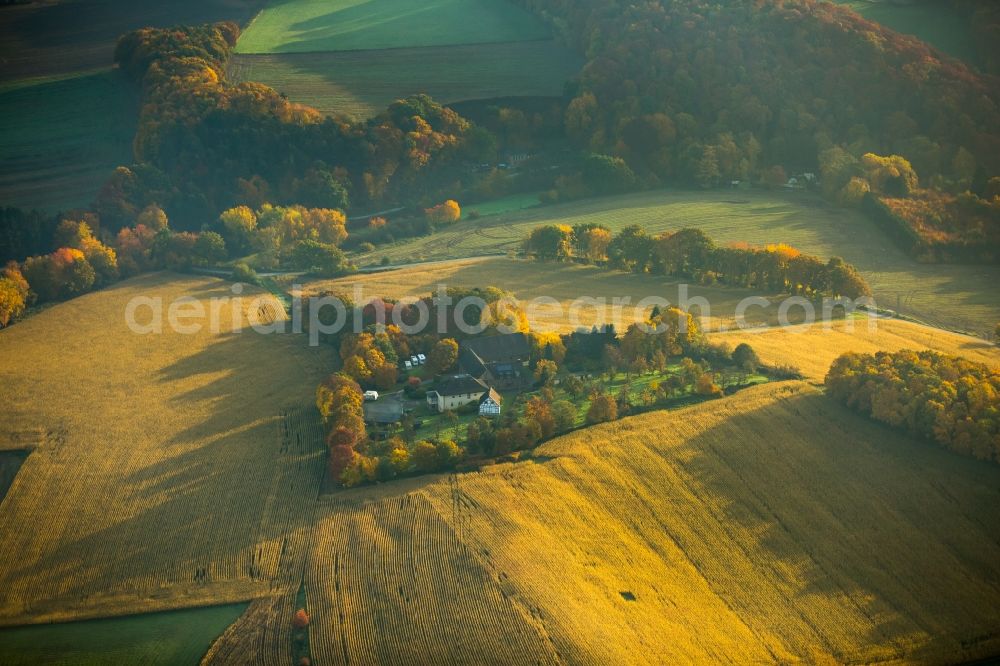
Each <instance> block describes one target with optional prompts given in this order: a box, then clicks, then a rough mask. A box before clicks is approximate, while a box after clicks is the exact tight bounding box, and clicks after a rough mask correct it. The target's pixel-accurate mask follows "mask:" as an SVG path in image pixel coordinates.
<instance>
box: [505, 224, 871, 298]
mask: <svg viewBox="0 0 1000 666" xmlns="http://www.w3.org/2000/svg"><path fill="white" fill-rule="evenodd" d="M525 252H526V253H527V254H528V255H529V256H534V257H536V258H538V259H543V260H545V259H549V260H557V261H580V262H583V263H592V264H598V265H608V266H610V267H612V268H616V269H619V270H627V271H631V272H633V273H652V274H654V275H670V276H674V277H682V278H689V279H693V280H696V281H697V282H699V283H701V284H715V283H719V284H726V285H730V286H734V287H756V288H758V289H768V290H770V291H786V290H787V291H791V292H793V293H797V294H805V295H808V296H845V297H847V298H860V297H863V296H871V289H870V288H869V286H868V284H867V283H866V282H865V280H864V278H862V277H861V275H860V274H859V273H858V272H857V270H856V269H855V268H854V267H853V266H851V265H850V264H848V263H845V262H844V260H843V259H840V258H839V257H833V258H832V259H830V260H829V261H828V262H825V263H824V262H823V261H822V260H821V259H819V258H818V257H814V256H812V255H809V254H803V253H802V252H800V251H799V250H797V249H795V248H794V247H791V246H790V245H785V244H775V245H768V246H766V247H762V248H758V247H752V246H749V245H746V244H736V245H729V246H725V247H719V246H717V245H716V244H715V243H714V242H713V241H712V239H711V238H709V237H708V236H707V235H706V234H705V232H703V231H701V230H700V229H680V230H678V231H675V232H669V231H668V232H664V233H662V234H660V235H658V236H650V235H649V234H647V233H646V232H645V231H644V230H643V229H642V228H641V227H638V226H634V225H633V226H628V227H625V228H624V229H622V230H621V231H619V232H618V233H617V234H614V235H612V233H611V230H610V229H608V228H607V227H603V226H601V225H598V224H578V225H575V226H573V227H569V226H565V225H554V224H549V225H543V226H540V227H536V228H535V229H534V230H532V232H531V234H530V235H529V236H528V238H527V239H526V240H525Z"/></svg>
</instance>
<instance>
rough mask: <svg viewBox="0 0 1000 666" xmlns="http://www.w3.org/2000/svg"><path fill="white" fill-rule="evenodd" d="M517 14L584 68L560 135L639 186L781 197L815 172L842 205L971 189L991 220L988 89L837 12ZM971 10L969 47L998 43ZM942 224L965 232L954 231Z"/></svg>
mask: <svg viewBox="0 0 1000 666" xmlns="http://www.w3.org/2000/svg"><path fill="white" fill-rule="evenodd" d="M515 1H516V2H518V4H521V5H523V6H525V7H526V8H528V9H530V10H532V11H535V12H537V13H539V14H541V15H542V16H544V17H545V18H547V19H548V20H549V22H550V23H552V25H553V26H554V27H555V28H556V30H557V31H558V32H559V33H560V34H561V35H563V37H564V38H565V39H567V40H568V41H569V42H570V43H571V44H572V45H574V46H575V47H577V48H578V49H579V50H581V51H582V52H583V53H585V54H586V56H587V58H588V62H587V65H586V66H585V67H584V70H583V72H582V74H581V76H580V78H579V80H578V81H575V82H574V83H573V84H572V86H571V94H572V99H571V100H570V101H569V102H568V105H567V109H566V118H565V127H566V132H567V134H568V135H569V137H570V138H572V139H573V140H574V141H575V142H576V143H577V145H579V146H580V147H583V148H585V149H587V150H590V151H593V152H595V153H604V154H608V155H612V156H615V157H619V158H622V159H624V160H625V162H626V163H627V165H628V166H629V167H630V168H631V170H633V171H634V172H635V174H636V176H637V178H638V180H639V181H640V182H641V183H643V184H645V185H647V186H650V185H656V184H660V183H669V182H686V183H689V184H691V185H696V186H701V187H713V186H717V185H719V184H723V183H725V184H728V183H730V182H731V181H733V180H741V181H745V180H753V181H758V182H762V183H764V184H772V185H778V184H781V183H784V182H785V180H786V178H787V177H788V176H791V175H793V174H799V173H803V172H812V173H817V174H821V176H822V181H823V182H822V187H823V190H824V192H825V193H826V194H827V195H828V196H829V197H830V198H831V199H834V200H837V201H839V202H841V203H846V204H852V203H855V204H856V203H859V202H860V200H861V198H862V197H863V195H864V194H865V193H866V192H869V191H870V192H873V193H875V194H876V195H885V196H889V197H900V196H903V197H906V196H909V195H910V193H911V191H915V190H917V189H919V188H923V187H932V188H935V189H939V190H944V191H947V192H950V193H952V194H961V193H963V192H966V191H968V190H971V191H972V192H974V193H975V194H976V195H978V196H981V197H985V198H986V200H985V204H986V205H994V206H996V207H997V208H1000V204H995V203H994V200H993V198H992V195H993V193H987V185H988V183H989V181H990V178H991V177H994V176H997V175H1000V130H998V128H1000V107H998V102H1000V84H998V81H997V79H996V78H995V77H993V76H991V75H988V74H983V73H981V72H979V71H976V70H974V69H972V68H970V67H969V66H967V65H966V64H964V63H962V62H959V61H958V60H955V59H953V58H950V57H948V56H945V55H944V54H942V53H940V52H938V51H936V50H934V49H932V48H931V47H929V46H928V45H926V44H925V43H923V42H921V41H919V40H916V39H914V38H911V37H907V36H903V35H899V34H896V33H894V32H892V31H890V30H888V29H886V28H883V27H882V26H880V25H878V24H875V23H872V22H870V21H867V20H865V19H863V18H861V17H860V16H858V15H857V14H855V13H854V12H852V11H850V10H848V9H846V8H843V7H839V6H836V5H834V4H832V3H825V2H814V1H813V0H783V1H771V0H757V1H755V2H740V3H732V2H723V1H722V0H695V1H690V2H676V1H668V0H648V1H646V2H641V3H633V2H625V1H623V0H611V1H607V0H515ZM969 11H970V12H971V11H972V10H971V9H970V10H969ZM977 11H981V13H982V14H983V15H984V16H980V17H979V18H980V19H982V22H981V23H977V25H981V28H980V32H978V33H977V34H984V35H993V34H995V32H996V25H997V23H996V21H995V17H994V14H995V12H990V11H989V10H988V9H986V8H978V7H977ZM986 14H989V15H990V18H987V17H985V15H986ZM970 20H974V19H970ZM989 21H993V22H992V23H990V22H989ZM990 26H992V27H990ZM979 41H982V42H985V41H988V39H985V38H980V40H979ZM994 48H995V47H994ZM879 156H884V157H879ZM916 174H919V176H920V179H919V180H918V179H917V177H916ZM557 189H558V188H557ZM566 189H568V190H570V191H572V190H573V189H574V188H573V186H572V183H570V184H568V186H567V188H566ZM939 203H940V201H939ZM955 210H956V209H952V212H953V213H954V212H955ZM958 212H961V210H958ZM935 213H937V210H935ZM952 217H954V215H952ZM998 218H1000V216H998V215H993V216H991V217H989V219H988V222H989V225H990V226H989V228H988V230H987V231H986V233H985V237H986V239H987V242H988V244H989V246H990V258H995V257H996V256H997V253H996V247H997V246H998V245H1000V230H998V229H1000V222H998ZM925 221H926V220H925ZM976 224H977V223H972V226H973V227H976ZM926 226H927V225H926V224H925V225H924V227H926ZM951 226H952V229H953V230H957V231H958V233H963V232H964V229H963V227H962V224H961V221H958V222H956V221H954V220H952V222H951ZM918 230H919V229H918ZM973 232H974V233H976V229H974V230H973ZM978 233H979V234H980V235H981V236H982V235H983V233H982V230H978ZM929 242H930V243H932V244H933V242H934V239H933V237H931V238H929Z"/></svg>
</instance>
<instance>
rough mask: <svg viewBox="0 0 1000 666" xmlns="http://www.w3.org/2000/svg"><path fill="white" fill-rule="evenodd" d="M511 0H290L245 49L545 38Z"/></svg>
mask: <svg viewBox="0 0 1000 666" xmlns="http://www.w3.org/2000/svg"><path fill="white" fill-rule="evenodd" d="M548 36H549V31H548V28H546V26H545V24H543V23H542V22H541V20H539V19H538V18H536V17H534V16H532V15H531V14H529V13H528V12H527V11H525V10H523V9H521V8H519V7H516V6H514V5H513V4H511V3H509V2H506V1H505V0H422V1H421V2H413V1H412V0H285V1H284V2H274V3H271V4H270V5H269V6H268V7H267V8H266V9H264V10H263V11H262V12H261V13H260V14H258V15H257V17H256V18H255V19H254V20H253V21H252V22H251V23H250V25H249V27H248V28H247V29H246V30H245V31H244V32H243V35H242V36H241V37H240V41H239V43H238V44H237V46H236V50H237V52H239V53H307V52H313V51H352V50H362V49H365V50H367V49H390V48H400V47H410V46H444V45H448V44H481V43H495V42H513V41H527V40H534V39H545V38H547V37H548Z"/></svg>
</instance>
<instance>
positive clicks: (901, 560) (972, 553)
mask: <svg viewBox="0 0 1000 666" xmlns="http://www.w3.org/2000/svg"><path fill="white" fill-rule="evenodd" d="M812 424H822V430H823V431H824V432H823V433H822V435H820V433H819V432H814V431H813V430H812ZM765 433H780V435H778V436H771V435H770V434H769V435H767V436H765ZM819 436H822V443H821V444H820V443H817V442H816V441H815V438H816V437H819ZM678 458H679V459H685V460H687V462H685V463H684V464H683V466H682V470H683V473H684V475H685V476H686V477H687V478H688V483H689V484H690V487H691V489H692V490H693V492H694V493H695V495H696V496H698V497H702V498H705V504H704V505H703V506H701V507H699V508H698V509H697V510H698V511H699V512H702V511H706V512H710V513H714V517H715V519H716V520H717V521H718V522H717V525H716V526H715V527H714V528H713V529H715V530H719V531H721V533H722V535H724V537H725V538H726V539H729V540H731V544H732V550H733V552H734V553H737V559H741V560H744V562H743V567H745V568H743V567H733V569H731V570H728V571H727V570H725V569H723V568H719V567H718V566H717V565H718V563H717V562H714V561H713V560H714V556H713V555H711V554H710V553H709V552H708V551H706V550H705V545H706V544H705V543H696V542H694V541H691V542H685V540H684V537H683V536H682V537H681V538H680V539H679V543H680V545H681V547H682V548H684V550H685V552H686V553H687V555H688V556H689V557H690V558H691V561H692V563H693V564H695V566H698V567H699V569H700V570H701V572H702V574H703V575H704V576H705V577H706V580H707V581H708V582H709V584H710V585H711V586H712V588H713V589H714V590H715V591H716V593H717V594H719V595H720V596H725V597H726V598H728V599H730V600H731V602H730V603H731V604H732V605H733V606H734V607H735V610H736V611H737V612H738V613H739V614H740V615H741V616H742V617H744V619H745V620H746V621H748V622H749V623H750V624H751V626H754V625H756V626H760V627H762V628H763V627H765V626H766V625H769V624H770V625H775V624H777V625H778V626H780V627H782V629H784V630H785V633H786V635H787V636H793V637H794V639H795V640H796V641H799V642H801V644H802V647H803V648H806V647H807V646H808V644H809V643H810V642H811V643H813V644H814V645H815V646H816V647H818V648H819V649H820V650H821V651H822V652H828V653H831V654H833V656H834V657H835V658H836V659H837V660H838V661H845V662H854V661H869V660H872V659H876V658H877V659H882V658H892V659H914V658H929V659H932V660H942V659H944V660H952V659H958V658H963V659H965V658H972V657H976V656H984V655H989V654H994V653H996V652H997V651H1000V611H998V610H997V609H1000V514H998V513H997V511H996V508H997V507H998V506H1000V492H998V488H1000V468H998V467H996V466H995V465H991V464H988V463H983V462H979V461H975V460H970V459H966V458H962V457H959V456H957V455H955V454H952V453H950V452H948V451H946V450H943V449H941V448H939V447H936V446H934V445H932V444H930V443H925V442H919V441H914V440H910V439H908V438H906V437H903V436H900V435H898V434H896V433H895V432H893V431H891V430H889V429H887V428H885V427H883V426H881V425H879V424H875V423H872V422H869V421H867V420H866V419H863V418H861V417H859V416H857V415H855V414H853V413H850V412H848V411H847V410H846V409H845V408H842V407H840V406H839V405H837V404H835V403H834V402H833V401H832V400H831V399H829V398H827V397H826V396H825V395H824V394H822V393H818V392H806V393H801V392H800V393H790V394H789V396H788V397H786V398H784V399H783V400H782V401H781V402H779V403H778V404H777V405H767V406H765V407H764V408H763V409H757V410H753V411H735V410H734V411H732V413H730V414H729V415H728V418H727V419H726V420H725V421H724V422H722V423H721V424H719V425H718V426H716V427H713V428H709V429H707V430H705V431H704V432H702V433H700V434H698V435H697V436H695V437H693V438H691V439H690V440H688V441H687V442H686V443H685V444H684V446H683V449H682V452H681V455H679V456H678ZM703 558H704V559H703ZM744 558H745V559H744ZM762 579H763V580H770V581H774V582H775V583H776V584H775V585H773V587H772V588H771V589H769V590H767V591H766V592H765V594H770V595H773V596H772V598H773V600H775V601H776V603H777V604H778V605H781V604H785V611H783V612H787V613H788V616H787V617H781V616H780V615H779V616H776V617H760V616H757V611H756V610H755V605H756V604H757V601H758V599H759V597H760V595H761V593H762V589H761V588H760V587H759V583H758V582H757V581H758V580H762ZM818 600H822V601H818ZM824 608H825V609H826V610H824ZM988 609H989V610H988ZM796 625H798V626H796ZM858 632H863V633H861V634H858ZM845 638H850V640H844V639H845ZM845 644H846V645H850V644H854V645H868V646H871V648H870V649H863V650H860V651H858V650H851V651H847V652H845V651H844V650H843V646H844V645H845Z"/></svg>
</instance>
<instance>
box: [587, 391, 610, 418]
mask: <svg viewBox="0 0 1000 666" xmlns="http://www.w3.org/2000/svg"><path fill="white" fill-rule="evenodd" d="M617 418H618V403H617V402H616V401H615V399H614V397H613V396H610V395H608V394H606V393H601V394H599V395H596V396H594V399H593V400H591V401H590V407H588V408H587V416H586V421H587V423H588V424H590V425H593V424H595V423H604V422H605V421H614V420H615V419H617Z"/></svg>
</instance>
